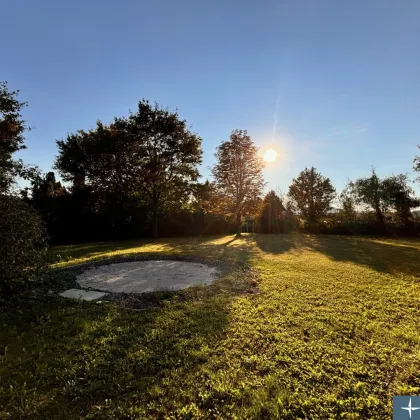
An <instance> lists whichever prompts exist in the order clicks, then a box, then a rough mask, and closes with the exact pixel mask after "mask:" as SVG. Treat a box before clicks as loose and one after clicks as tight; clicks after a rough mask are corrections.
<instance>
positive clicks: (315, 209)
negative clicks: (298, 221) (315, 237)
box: [288, 167, 335, 227]
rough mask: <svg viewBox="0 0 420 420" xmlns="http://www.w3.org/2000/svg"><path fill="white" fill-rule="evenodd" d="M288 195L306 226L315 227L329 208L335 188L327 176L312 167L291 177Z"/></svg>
mask: <svg viewBox="0 0 420 420" xmlns="http://www.w3.org/2000/svg"><path fill="white" fill-rule="evenodd" d="M288 195H289V198H290V199H291V201H292V203H293V205H294V206H295V207H296V208H297V209H298V211H299V212H300V215H301V216H302V217H303V219H304V220H305V222H306V223H307V224H308V226H310V227H315V226H316V225H317V224H318V223H319V220H320V219H321V218H322V217H325V216H326V214H327V212H328V210H329V209H330V208H331V203H332V201H333V200H334V198H335V189H334V187H333V186H332V184H331V181H330V179H329V178H327V177H324V176H322V175H321V174H320V173H319V172H317V170H316V169H315V168H314V167H312V168H310V169H308V168H305V169H304V170H303V171H302V172H301V173H300V174H299V176H298V177H297V178H294V179H293V181H292V184H291V185H290V187H289V194H288Z"/></svg>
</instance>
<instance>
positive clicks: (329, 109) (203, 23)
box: [0, 0, 420, 193]
mask: <svg viewBox="0 0 420 420" xmlns="http://www.w3.org/2000/svg"><path fill="white" fill-rule="evenodd" d="M1 10H2V16H3V19H2V24H1V26H0V39H2V41H3V42H2V60H1V64H0V80H7V81H8V84H9V88H10V89H13V90H14V89H19V90H20V99H21V100H25V101H28V103H29V107H27V108H26V109H25V111H24V117H25V119H26V120H27V123H28V125H29V126H31V127H33V129H32V130H31V131H30V132H29V133H27V135H26V145H27V146H28V150H26V151H24V152H19V157H21V158H22V159H23V160H24V161H25V162H26V163H32V164H36V165H38V166H39V167H40V168H41V169H42V170H44V171H48V170H50V169H51V167H52V164H53V161H54V158H55V156H56V154H57V148H56V143H55V142H56V140H57V139H62V138H65V137H66V136H67V134H68V133H72V132H75V131H76V130H78V129H85V130H86V129H89V128H91V127H93V126H94V125H95V122H96V120H98V119H100V120H101V121H103V122H104V123H107V122H111V121H112V119H113V117H114V116H123V115H127V114H128V113H129V110H135V109H136V107H137V104H138V101H139V100H141V99H142V98H146V99H148V100H150V101H151V102H155V101H156V102H158V103H159V104H160V105H161V106H162V107H164V108H166V107H168V108H169V109H171V110H174V109H175V108H177V109H178V112H179V115H180V117H181V118H182V119H185V120H186V121H187V123H188V124H189V125H190V126H191V128H192V130H193V131H195V132H196V133H198V134H199V135H200V136H201V137H202V139H203V150H204V158H203V164H202V166H201V173H202V174H203V177H204V179H205V178H206V177H208V176H209V175H210V171H209V166H210V165H211V164H212V163H213V162H214V152H215V148H216V146H217V145H218V144H219V143H220V142H221V141H223V140H227V139H228V138H229V135H230V133H231V131H232V130H234V129H246V130H248V133H249V134H250V136H251V137H252V139H253V140H254V142H255V143H256V144H257V145H258V146H259V147H261V150H262V151H263V150H265V149H266V148H268V147H273V148H274V149H276V150H277V151H278V153H279V157H278V159H277V160H276V161H275V162H274V163H271V164H269V165H267V167H266V169H265V170H264V175H265V179H266V181H267V189H271V188H273V189H280V190H282V191H283V192H286V191H287V189H288V186H289V185H290V183H291V181H292V179H293V178H294V177H296V176H297V175H298V174H299V172H300V171H301V170H303V169H304V168H305V167H310V166H315V167H316V168H317V169H318V170H319V171H320V172H321V173H322V174H323V175H325V176H328V177H330V178H331V180H332V183H333V185H334V186H335V187H336V188H337V189H338V190H340V189H341V188H343V186H344V185H345V183H346V182H347V180H348V179H355V178H357V177H360V176H366V175H368V174H369V172H370V170H371V168H372V166H374V167H375V168H376V169H377V172H378V174H379V175H380V176H386V175H390V174H392V173H409V175H410V177H411V178H412V179H414V178H415V175H414V173H413V171H412V166H413V158H414V156H415V154H416V153H417V151H418V149H417V147H416V145H417V144H420V118H419V117H420V54H419V51H420V25H419V18H420V2H419V1H418V0H395V1H390V0H380V1H375V0H368V1H366V0H354V1H338V0H316V1H309V0H305V1H301V0H287V1H281V0H259V1H257V0H255V1H246V0H245V1H244V0H241V1H239V0H229V1H226V0H225V1H222V0H212V1H200V0H195V1H193V0H177V1H173V0H171V1H169V0H165V1H163V0H153V1H134V0H121V1H119V2H116V1H110V0H101V1H98V0H90V1H81V0H72V1H66V2H58V1H52V0H40V1H36V2H35V1H33V0H25V1H22V0H13V1H9V2H3V3H2V5H1ZM415 189H416V191H417V192H418V193H420V185H419V184H417V186H416V187H415Z"/></svg>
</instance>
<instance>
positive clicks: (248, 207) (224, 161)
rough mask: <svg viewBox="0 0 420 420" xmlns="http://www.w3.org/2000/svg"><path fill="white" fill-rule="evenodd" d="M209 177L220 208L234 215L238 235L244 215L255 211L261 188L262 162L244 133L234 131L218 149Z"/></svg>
mask: <svg viewBox="0 0 420 420" xmlns="http://www.w3.org/2000/svg"><path fill="white" fill-rule="evenodd" d="M215 157H216V159H217V162H216V164H215V165H214V166H213V168H212V174H213V177H214V179H215V182H216V186H217V189H218V191H219V196H220V200H221V202H220V207H221V208H222V209H223V211H224V213H225V214H226V215H233V216H234V217H235V221H236V232H237V235H240V234H241V226H242V224H241V219H242V216H243V215H247V214H251V213H253V212H255V211H256V207H257V200H258V199H260V198H261V194H262V190H263V188H264V185H265V183H264V180H263V175H262V169H263V167H264V163H263V161H262V159H261V158H260V157H259V156H258V148H257V147H256V146H255V144H254V142H253V141H252V140H251V137H250V136H249V135H248V133H247V131H246V130H234V131H232V133H231V135H230V139H229V140H226V141H224V142H222V143H221V144H220V146H218V147H217V150H216V153H215Z"/></svg>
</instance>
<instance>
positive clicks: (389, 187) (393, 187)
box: [382, 174, 420, 231]
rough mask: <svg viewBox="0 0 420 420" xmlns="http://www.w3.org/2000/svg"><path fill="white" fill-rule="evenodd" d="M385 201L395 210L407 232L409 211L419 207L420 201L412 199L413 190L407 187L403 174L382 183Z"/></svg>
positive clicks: (411, 217)
mask: <svg viewBox="0 0 420 420" xmlns="http://www.w3.org/2000/svg"><path fill="white" fill-rule="evenodd" d="M382 184H383V190H384V195H385V200H386V202H387V203H388V205H389V206H390V207H392V208H393V209H394V210H395V213H396V216H397V219H398V221H399V223H401V224H402V225H403V226H404V227H405V229H406V230H407V231H408V230H410V228H411V226H410V225H411V222H412V219H413V216H412V214H411V209H412V208H415V207H418V206H420V200H419V199H418V198H415V197H413V196H412V195H413V194H414V191H413V189H412V188H411V187H410V186H409V185H408V176H407V175H405V174H399V175H392V176H390V177H387V178H385V179H384V180H383V181H382Z"/></svg>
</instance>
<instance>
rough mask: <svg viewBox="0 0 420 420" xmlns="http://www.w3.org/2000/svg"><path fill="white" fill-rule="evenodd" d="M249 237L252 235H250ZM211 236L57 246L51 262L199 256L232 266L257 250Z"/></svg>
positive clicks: (241, 241) (231, 239)
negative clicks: (164, 254) (220, 260)
mask: <svg viewBox="0 0 420 420" xmlns="http://www.w3.org/2000/svg"><path fill="white" fill-rule="evenodd" d="M248 236H249V235H248ZM248 236H244V237H241V238H236V237H235V236H232V235H229V236H226V235H223V236H208V237H188V238H169V239H155V240H154V239H148V240H137V241H122V242H97V243H91V244H81V245H69V246H58V247H55V248H53V249H52V250H51V262H52V263H56V262H60V263H63V262H64V265H68V264H66V261H68V262H69V264H78V263H81V262H82V263H83V262H88V261H93V260H99V259H104V258H109V257H112V256H117V255H118V256H129V255H133V254H144V255H146V254H149V255H162V254H163V253H166V254H174V255H186V256H188V255H196V256H209V255H211V256H212V257H215V258H219V259H227V260H229V261H231V262H237V263H246V262H247V260H248V259H249V257H250V256H251V254H252V253H253V252H255V249H253V248H254V246H253V244H251V243H250V242H249V241H248V240H247V237H248Z"/></svg>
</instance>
